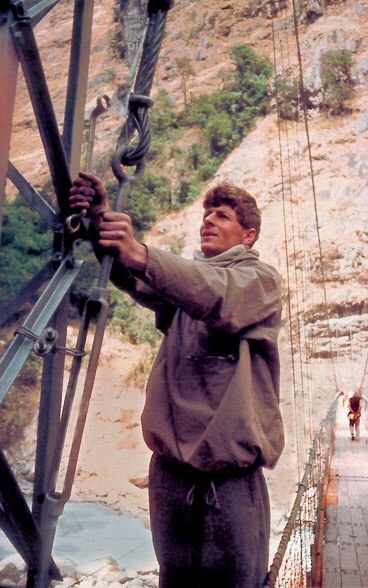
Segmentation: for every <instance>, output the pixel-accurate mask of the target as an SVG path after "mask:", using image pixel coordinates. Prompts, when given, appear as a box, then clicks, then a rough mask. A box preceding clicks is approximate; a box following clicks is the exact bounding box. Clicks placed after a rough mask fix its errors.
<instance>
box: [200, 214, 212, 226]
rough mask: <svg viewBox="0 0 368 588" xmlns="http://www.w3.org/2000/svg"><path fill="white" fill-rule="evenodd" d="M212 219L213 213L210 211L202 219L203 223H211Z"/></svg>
mask: <svg viewBox="0 0 368 588" xmlns="http://www.w3.org/2000/svg"><path fill="white" fill-rule="evenodd" d="M213 220H214V214H213V213H212V212H211V213H210V214H208V215H207V216H206V217H205V218H204V219H203V224H204V225H209V224H213Z"/></svg>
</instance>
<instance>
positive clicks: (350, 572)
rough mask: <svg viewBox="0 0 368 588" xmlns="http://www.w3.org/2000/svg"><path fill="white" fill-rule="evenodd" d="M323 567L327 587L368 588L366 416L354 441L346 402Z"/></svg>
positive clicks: (332, 479) (331, 483) (329, 491)
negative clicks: (351, 436)
mask: <svg viewBox="0 0 368 588" xmlns="http://www.w3.org/2000/svg"><path fill="white" fill-rule="evenodd" d="M366 413H367V409H365V411H364V415H363V416H364V417H366V416H367V415H366ZM322 565H323V576H322V587H323V588H368V431H367V426H366V424H365V423H364V422H363V417H362V419H361V424H360V440H359V441H351V438H350V433H349V426H348V419H347V407H346V406H342V403H341V404H340V406H339V409H338V413H337V422H336V433H335V445H334V452H333V456H332V460H331V468H330V476H329V483H328V486H327V495H326V523H325V528H324V544H323V564H322Z"/></svg>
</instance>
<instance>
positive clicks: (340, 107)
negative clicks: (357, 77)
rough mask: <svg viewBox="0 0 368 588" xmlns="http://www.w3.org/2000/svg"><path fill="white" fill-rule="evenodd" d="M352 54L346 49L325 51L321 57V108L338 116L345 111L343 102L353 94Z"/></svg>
mask: <svg viewBox="0 0 368 588" xmlns="http://www.w3.org/2000/svg"><path fill="white" fill-rule="evenodd" d="M352 67H353V57H352V52H351V51H349V50H348V49H335V50H331V51H327V52H326V53H324V54H323V55H322V56H321V63H320V75H321V82H322V96H323V97H322V108H323V109H328V110H329V111H330V113H331V114H334V115H338V114H341V113H342V112H344V111H345V101H346V100H348V98H350V97H351V95H352V93H353V86H354V83H353V79H352V74H351V70H352Z"/></svg>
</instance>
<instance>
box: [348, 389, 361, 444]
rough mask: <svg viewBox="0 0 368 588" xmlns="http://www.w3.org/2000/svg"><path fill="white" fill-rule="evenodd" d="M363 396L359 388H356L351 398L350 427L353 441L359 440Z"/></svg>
mask: <svg viewBox="0 0 368 588" xmlns="http://www.w3.org/2000/svg"><path fill="white" fill-rule="evenodd" d="M362 406H363V403H362V397H361V394H360V392H359V390H356V391H355V392H354V394H352V396H350V398H349V403H348V407H349V412H348V419H349V429H350V435H351V440H352V441H354V440H355V441H359V433H360V417H361V415H362Z"/></svg>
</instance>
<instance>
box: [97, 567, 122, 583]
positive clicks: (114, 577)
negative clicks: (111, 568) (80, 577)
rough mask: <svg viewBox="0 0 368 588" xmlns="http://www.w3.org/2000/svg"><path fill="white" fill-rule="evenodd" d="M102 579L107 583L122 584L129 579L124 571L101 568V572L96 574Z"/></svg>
mask: <svg viewBox="0 0 368 588" xmlns="http://www.w3.org/2000/svg"><path fill="white" fill-rule="evenodd" d="M98 576H99V577H101V579H102V580H104V581H105V582H107V583H108V584H109V585H111V584H116V583H117V584H119V585H121V584H124V582H126V581H127V580H129V577H128V575H127V574H126V572H125V571H116V572H106V570H105V571H104V570H101V573H100V574H98Z"/></svg>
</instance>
